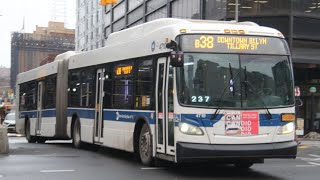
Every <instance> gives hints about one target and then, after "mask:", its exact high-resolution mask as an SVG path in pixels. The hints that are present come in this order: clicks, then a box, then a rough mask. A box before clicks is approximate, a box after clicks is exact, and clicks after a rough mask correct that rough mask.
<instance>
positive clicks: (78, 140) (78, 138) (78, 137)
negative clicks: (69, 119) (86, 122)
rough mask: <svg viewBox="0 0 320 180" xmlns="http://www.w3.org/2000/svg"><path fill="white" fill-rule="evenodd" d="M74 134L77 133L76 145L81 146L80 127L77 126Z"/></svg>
mask: <svg viewBox="0 0 320 180" xmlns="http://www.w3.org/2000/svg"><path fill="white" fill-rule="evenodd" d="M74 132H75V136H74V139H75V142H76V144H79V142H80V132H79V126H76V128H75V130H74Z"/></svg>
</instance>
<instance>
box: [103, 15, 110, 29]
mask: <svg viewBox="0 0 320 180" xmlns="http://www.w3.org/2000/svg"><path fill="white" fill-rule="evenodd" d="M110 24H111V13H110V12H108V13H107V14H106V17H105V21H104V25H105V26H109V25H110Z"/></svg>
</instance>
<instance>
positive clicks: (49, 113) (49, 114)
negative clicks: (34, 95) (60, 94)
mask: <svg viewBox="0 0 320 180" xmlns="http://www.w3.org/2000/svg"><path fill="white" fill-rule="evenodd" d="M41 112H42V114H41V116H42V117H56V112H57V111H56V110H55V109H50V110H42V111H41Z"/></svg>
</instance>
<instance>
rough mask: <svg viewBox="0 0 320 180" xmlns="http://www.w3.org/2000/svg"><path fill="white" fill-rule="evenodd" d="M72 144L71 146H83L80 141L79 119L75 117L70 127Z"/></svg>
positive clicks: (78, 147)
mask: <svg viewBox="0 0 320 180" xmlns="http://www.w3.org/2000/svg"><path fill="white" fill-rule="evenodd" d="M72 133H73V134H72V144H73V147H75V148H77V149H80V148H82V147H83V143H82V142H81V128H80V121H79V119H76V121H75V122H74V125H73V127H72Z"/></svg>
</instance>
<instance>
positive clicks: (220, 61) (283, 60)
mask: <svg viewBox="0 0 320 180" xmlns="http://www.w3.org/2000/svg"><path fill="white" fill-rule="evenodd" d="M16 92H17V97H19V98H18V100H17V101H18V103H17V104H19V107H18V108H19V111H18V112H19V113H16V114H17V116H18V117H17V118H18V119H19V120H18V122H17V130H18V131H19V132H20V133H23V134H24V133H25V134H26V138H27V140H28V141H29V142H30V143H34V142H39V143H43V142H45V141H46V140H54V139H72V141H73V145H74V146H75V147H76V148H81V147H83V146H84V143H90V144H97V145H101V146H106V147H111V148H115V149H121V150H124V151H129V152H134V153H136V154H137V155H138V157H139V158H140V159H141V162H142V163H143V164H145V165H150V164H152V162H153V160H154V159H157V158H158V159H165V160H168V161H172V162H177V163H180V162H195V161H211V160H212V161H215V160H216V161H223V162H228V163H233V164H235V165H236V166H239V167H250V166H251V165H252V164H254V163H262V162H263V160H264V159H266V158H295V157H296V152H297V143H296V141H295V131H294V130H295V125H294V120H295V109H294V88H293V73H292V62H291V59H290V52H289V48H288V46H287V44H286V42H285V39H284V37H283V35H282V34H281V33H280V32H279V31H277V30H275V29H272V28H267V27H262V26H258V25H257V24H255V23H251V22H241V23H238V22H222V21H204V20H182V19H171V18H169V19H159V20H155V21H152V22H148V23H145V24H142V25H139V26H136V27H133V28H129V29H125V30H122V31H120V32H116V33H113V34H111V35H110V36H109V37H108V39H107V41H106V46H105V47H103V48H100V49H96V50H92V51H89V52H81V53H74V52H67V53H64V54H61V55H59V56H57V57H56V59H55V61H54V62H52V63H50V64H46V65H44V66H41V67H38V68H36V69H33V70H30V71H28V72H24V73H21V74H19V75H18V83H17V91H16Z"/></svg>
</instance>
